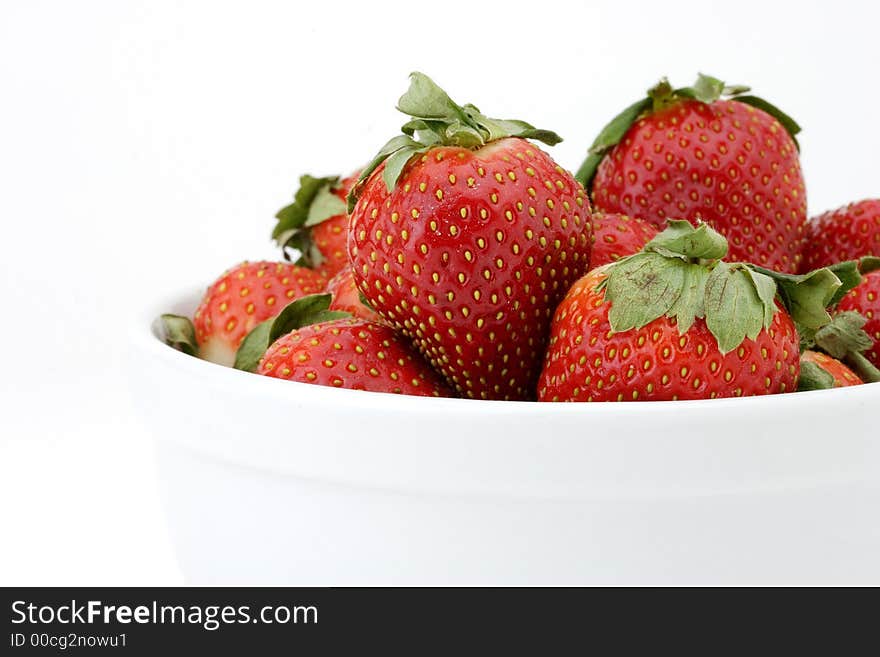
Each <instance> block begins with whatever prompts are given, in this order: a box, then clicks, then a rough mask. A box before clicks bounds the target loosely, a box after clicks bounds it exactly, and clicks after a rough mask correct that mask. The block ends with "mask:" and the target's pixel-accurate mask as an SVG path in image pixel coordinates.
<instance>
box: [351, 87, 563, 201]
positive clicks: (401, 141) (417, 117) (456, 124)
mask: <svg viewBox="0 0 880 657" xmlns="http://www.w3.org/2000/svg"><path fill="white" fill-rule="evenodd" d="M397 109H398V110H399V111H401V112H403V113H404V114H406V115H408V116H411V117H412V119H411V120H410V121H407V122H406V123H405V124H404V125H403V127H402V128H401V131H402V132H403V134H402V135H398V136H396V137H394V138H392V139H391V140H390V141H389V142H388V143H387V144H385V146H383V147H382V148H381V149H380V150H379V152H378V153H377V154H376V156H375V157H374V158H373V160H372V161H371V162H370V163H369V164H368V165H367V166H366V167H365V168H364V170H363V172H362V173H361V176H360V178H359V179H358V182H357V184H355V185H354V187H353V188H352V190H351V192H350V193H349V195H348V211H349V212H351V210H352V209H353V208H354V204H355V203H356V202H357V199H358V196H359V195H360V191H361V189H362V188H363V183H364V182H365V181H366V180H367V178H369V177H370V174H372V173H373V171H375V170H376V168H377V167H378V166H379V165H380V164H382V162H385V170H384V171H383V173H382V178H383V180H384V181H385V185H386V187H387V189H388V191H391V190H392V189H394V185H395V184H396V183H397V179H398V178H399V177H400V174H401V172H402V171H403V169H404V167H405V166H406V164H407V162H409V161H410V159H412V157H413V156H415V155H420V154H422V153H425V152H427V151H428V150H430V149H431V148H434V147H435V146H459V147H461V148H470V149H474V150H476V149H478V148H481V147H482V146H485V145H486V144H488V143H490V142H493V141H496V140H498V139H504V138H505V137H522V138H524V139H537V140H538V141H542V142H544V143H545V144H547V145H549V146H553V145H555V144H558V143H559V142H560V141H562V138H561V137H560V136H559V135H557V134H556V133H555V132H551V131H550V130H541V129H538V128H535V127H534V126H533V125H531V124H529V123H526V122H525V121H516V120H505V119H491V118H489V117H488V116H486V115H485V114H483V113H481V112H480V110H478V109H477V108H476V107H475V106H473V105H470V104H468V105H459V104H457V103H456V102H455V101H453V100H452V99H451V98H450V97H449V95H448V94H447V93H446V92H445V91H443V89H441V88H440V87H439V86H437V84H436V83H435V82H434V81H433V80H432V79H431V78H429V77H428V76H427V75H425V74H424V73H418V72H415V73H411V74H410V85H409V89H408V90H407V91H406V93H405V94H403V95H402V96H401V97H400V100H399V101H398V102H397Z"/></svg>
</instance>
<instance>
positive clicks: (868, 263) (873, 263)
mask: <svg viewBox="0 0 880 657" xmlns="http://www.w3.org/2000/svg"><path fill="white" fill-rule="evenodd" d="M878 269H880V258H878V257H876V256H865V257H864V258H862V259H861V260H859V271H860V272H862V273H863V274H868V273H870V272H872V271H876V270H878Z"/></svg>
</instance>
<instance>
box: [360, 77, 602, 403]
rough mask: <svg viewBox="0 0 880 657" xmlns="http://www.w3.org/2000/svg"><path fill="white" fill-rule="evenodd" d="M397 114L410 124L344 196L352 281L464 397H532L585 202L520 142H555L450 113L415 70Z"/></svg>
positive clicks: (581, 233)
mask: <svg viewBox="0 0 880 657" xmlns="http://www.w3.org/2000/svg"><path fill="white" fill-rule="evenodd" d="M398 108H399V109H400V110H401V111H403V112H404V113H407V114H409V115H411V116H413V117H416V118H414V119H413V120H412V121H410V122H409V123H407V124H406V125H404V126H403V131H404V133H405V135H401V136H398V137H395V138H394V139H392V140H391V141H390V142H389V143H388V144H387V145H386V146H385V147H384V148H383V149H382V150H381V151H380V153H379V155H378V156H377V157H376V159H374V161H373V162H372V163H371V164H370V165H369V166H368V167H367V168H366V169H365V171H364V173H363V174H362V175H361V180H360V181H359V183H358V184H357V185H356V186H355V189H354V190H353V193H352V195H351V197H350V203H351V202H353V201H354V200H357V204H356V205H355V206H354V209H353V210H352V213H351V232H350V237H349V253H350V255H351V259H352V263H353V268H354V273H355V279H356V280H357V282H358V286H359V288H360V290H361V291H362V292H363V293H364V295H365V297H366V298H367V300H368V301H369V303H370V305H371V306H372V307H373V308H374V309H375V310H376V311H377V312H378V313H379V314H380V315H381V316H382V317H383V318H384V319H385V320H386V321H388V322H389V323H390V324H391V325H392V326H394V327H395V328H397V329H398V330H400V331H401V332H402V333H404V334H405V335H407V336H408V337H409V338H411V339H412V340H413V341H414V343H415V344H416V345H417V346H418V348H419V350H420V351H421V352H422V354H423V355H424V356H425V357H426V358H427V359H429V360H430V362H431V363H432V364H433V365H434V366H435V367H436V368H437V370H439V371H440V372H442V373H443V374H444V376H445V377H446V379H447V381H449V382H450V384H451V385H452V386H454V387H455V388H456V389H457V390H458V391H459V393H461V394H462V395H463V396H467V397H472V398H477V399H530V398H533V397H534V383H535V379H536V377H537V374H538V370H539V368H540V360H541V354H542V353H543V349H544V345H545V344H546V340H547V332H548V329H549V324H550V317H551V315H552V312H553V309H554V308H555V306H556V303H557V302H558V301H559V299H560V298H561V297H562V295H564V294H565V291H566V290H567V289H568V287H569V285H570V284H571V283H572V282H573V281H574V280H576V279H577V278H578V277H579V276H580V275H581V274H582V273H583V272H584V271H585V270H586V268H587V266H588V264H589V254H590V206H589V203H588V201H587V198H586V194H585V192H584V190H583V189H582V188H581V186H580V185H579V184H578V183H577V182H576V181H575V180H574V179H573V178H572V177H571V175H570V174H569V173H567V172H566V171H565V170H564V169H562V168H561V167H559V166H558V165H557V164H556V163H555V162H554V161H553V160H552V159H551V158H550V157H549V156H548V155H546V154H545V153H544V152H543V151H541V150H540V149H539V148H537V147H535V146H534V145H533V144H531V143H529V142H528V141H526V138H533V139H540V140H542V141H545V142H546V143H550V144H553V143H556V142H558V141H559V137H558V136H556V135H555V134H554V133H550V132H547V131H541V130H536V129H534V128H532V127H531V126H530V125H528V124H526V123H522V122H519V121H499V120H494V119H489V118H487V117H485V116H484V115H483V114H480V113H479V111H478V110H477V109H476V108H475V107H473V106H472V105H465V106H463V107H462V106H459V105H457V104H455V103H454V102H453V101H452V100H451V99H450V98H449V97H448V96H447V95H446V93H445V92H444V91H442V90H441V89H440V88H439V87H437V86H436V85H435V84H434V83H433V82H432V81H431V80H430V79H429V78H427V77H426V76H424V75H422V74H419V73H414V74H413V75H412V83H411V86H410V89H409V91H407V93H406V94H404V95H403V96H402V97H401V99H400V102H399V105H398ZM414 137H415V138H414Z"/></svg>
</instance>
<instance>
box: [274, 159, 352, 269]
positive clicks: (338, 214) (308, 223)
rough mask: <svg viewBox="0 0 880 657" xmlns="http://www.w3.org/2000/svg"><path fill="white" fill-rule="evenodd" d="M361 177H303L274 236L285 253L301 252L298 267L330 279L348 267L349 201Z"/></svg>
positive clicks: (280, 215) (286, 207) (279, 220)
mask: <svg viewBox="0 0 880 657" xmlns="http://www.w3.org/2000/svg"><path fill="white" fill-rule="evenodd" d="M358 175H359V174H357V173H355V174H353V175H351V176H349V177H348V178H345V179H343V180H339V178H336V177H327V178H315V177H313V176H309V175H305V176H302V177H301V178H300V188H299V190H298V191H297V192H296V195H295V197H294V201H293V203H291V204H290V205H287V206H285V207H283V208H282V209H281V210H279V211H278V214H277V215H276V218H277V219H278V223H277V224H276V225H275V230H274V231H273V232H272V237H273V238H274V239H275V241H276V242H277V243H278V245H279V246H281V248H282V249H283V250H284V254H285V257H287V249H288V248H295V249H297V250H298V251H299V253H300V259H299V260H298V261H297V264H298V265H303V266H306V267H312V268H314V269H316V270H318V271H319V272H321V273H322V274H324V275H325V276H326V277H327V278H330V277H332V276H333V275H334V274H336V273H337V272H339V271H342V270H343V269H344V268H346V267H348V215H347V214H346V210H345V198H346V197H347V196H348V192H349V191H350V190H351V186H352V185H353V184H354V182H355V181H356V180H357V176H358Z"/></svg>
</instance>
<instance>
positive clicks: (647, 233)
mask: <svg viewBox="0 0 880 657" xmlns="http://www.w3.org/2000/svg"><path fill="white" fill-rule="evenodd" d="M592 226H593V250H592V253H591V254H590V268H591V269H595V268H596V267H601V266H603V265H607V264H608V263H610V262H616V261H617V260H620V259H621V258H623V257H624V256H629V255H632V254H634V253H638V252H639V251H641V250H642V248H643V247H644V246H645V244H647V243H648V242H650V241H651V240H652V239H654V238H655V237H656V236H657V233H658V232H659V231H658V230H657V229H656V228H654V226H652V225H651V224H649V223H648V222H646V221H642V220H641V219H634V218H632V217H628V216H626V215H625V214H603V213H601V212H594V213H593V220H592Z"/></svg>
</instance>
